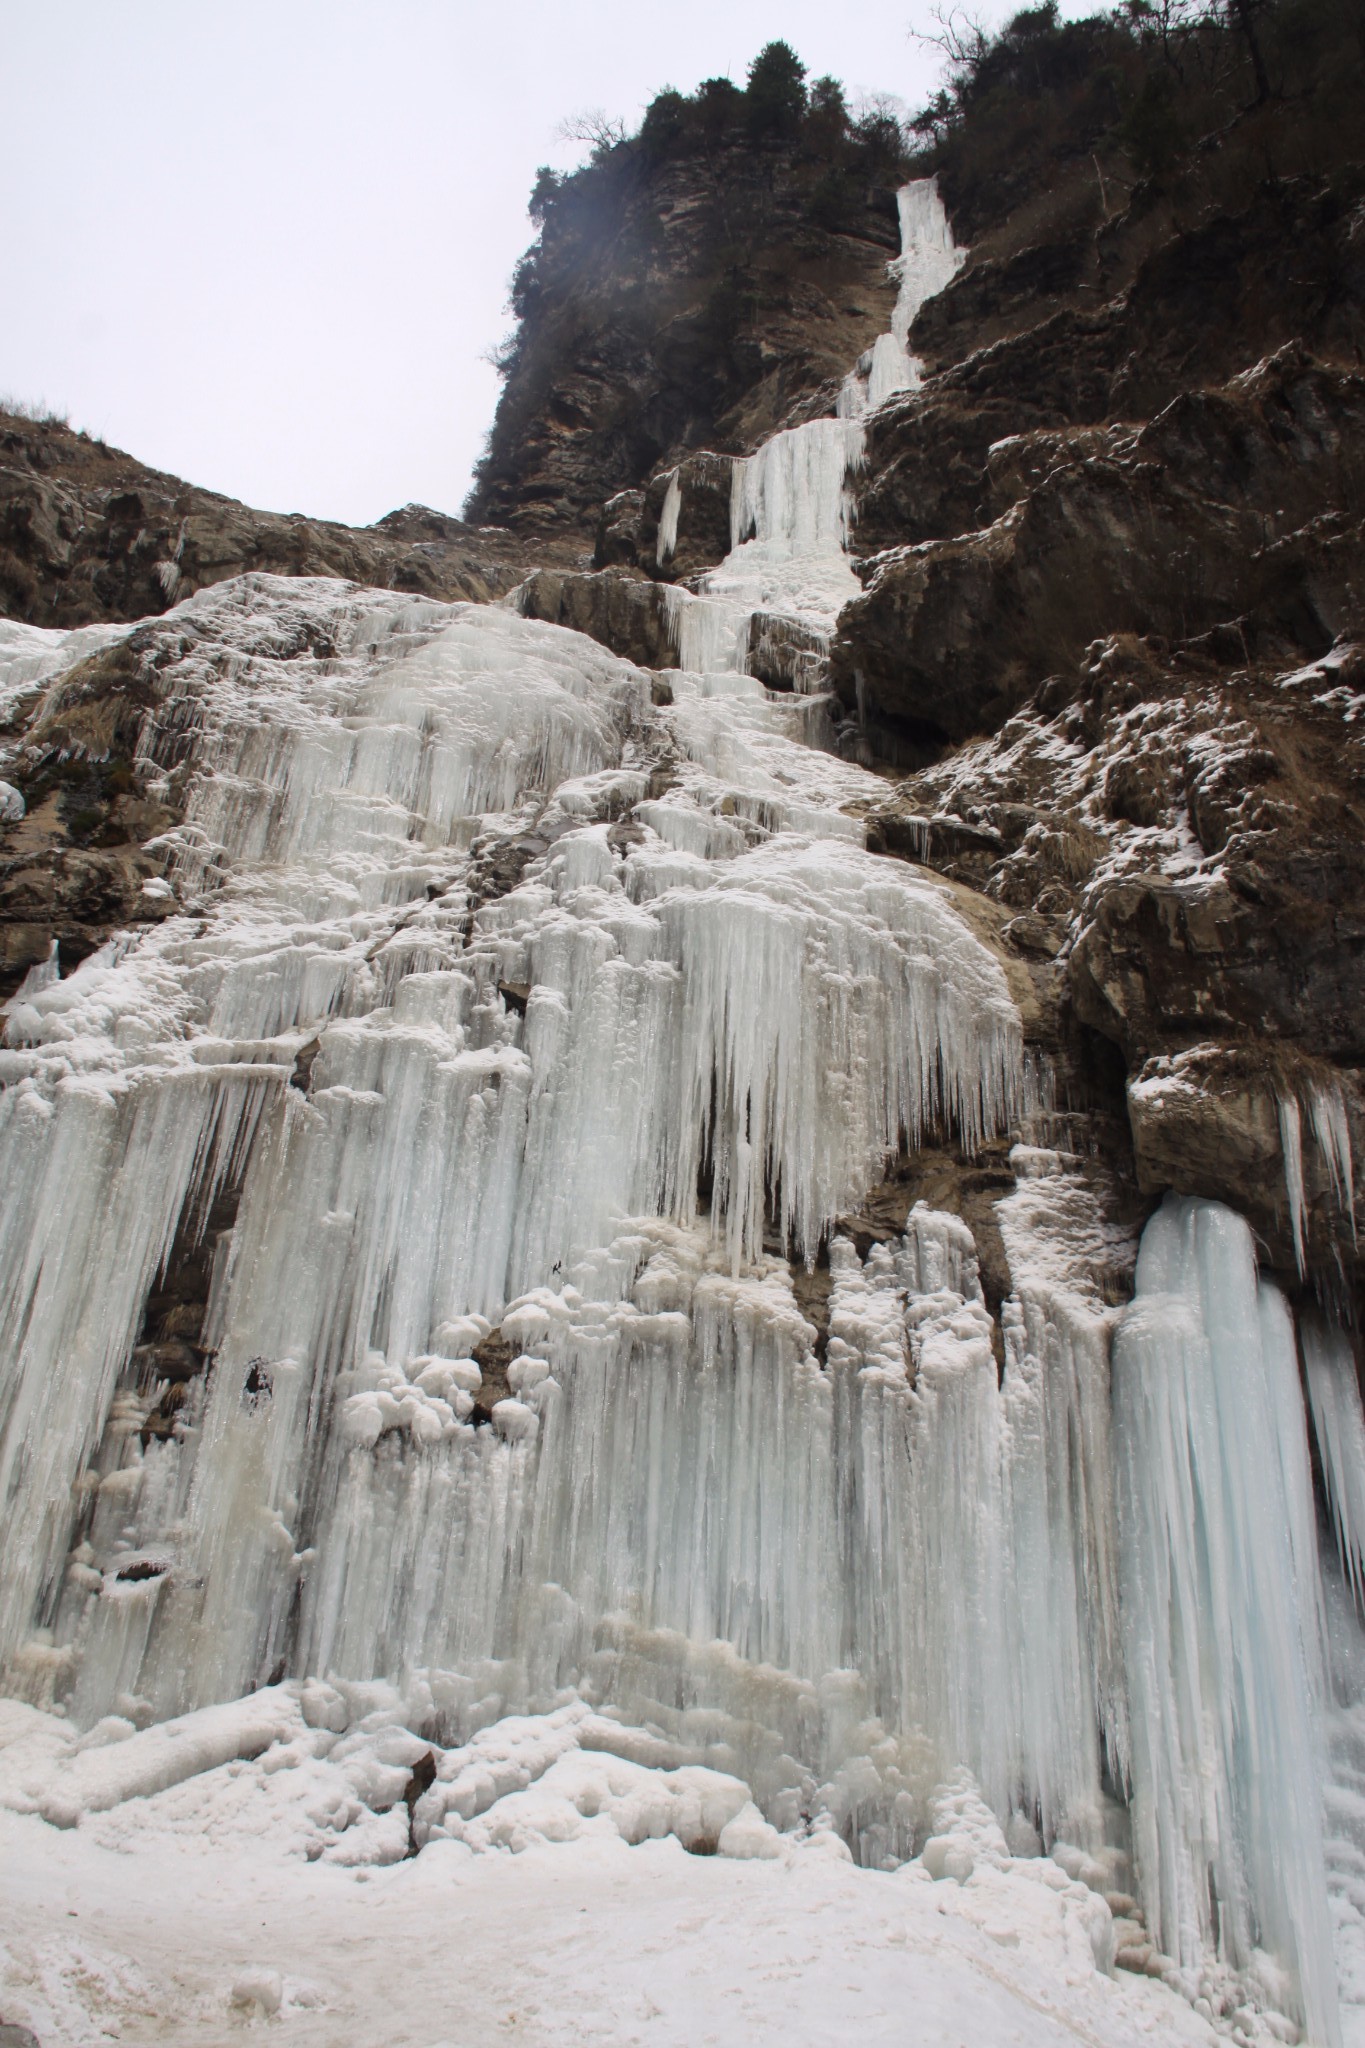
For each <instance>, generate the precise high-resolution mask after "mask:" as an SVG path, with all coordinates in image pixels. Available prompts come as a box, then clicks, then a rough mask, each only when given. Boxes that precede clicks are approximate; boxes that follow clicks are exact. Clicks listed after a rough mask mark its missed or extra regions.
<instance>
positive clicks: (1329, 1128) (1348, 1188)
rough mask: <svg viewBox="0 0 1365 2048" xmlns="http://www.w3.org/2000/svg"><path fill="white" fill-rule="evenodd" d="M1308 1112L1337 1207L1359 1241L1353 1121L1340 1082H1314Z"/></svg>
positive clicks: (1354, 1238) (1352, 1236)
mask: <svg viewBox="0 0 1365 2048" xmlns="http://www.w3.org/2000/svg"><path fill="white" fill-rule="evenodd" d="M1308 1114H1309V1119H1310V1121H1311V1123H1312V1126H1313V1136H1314V1138H1315V1139H1316V1140H1317V1146H1318V1150H1319V1151H1320V1152H1321V1154H1322V1156H1323V1158H1324V1160H1325V1161H1326V1163H1327V1174H1328V1178H1329V1179H1330V1181H1331V1183H1332V1193H1333V1194H1334V1195H1335V1197H1336V1200H1337V1206H1338V1208H1340V1209H1342V1210H1344V1211H1345V1213H1346V1215H1347V1216H1348V1217H1349V1218H1350V1221H1351V1242H1352V1244H1354V1243H1355V1242H1356V1211H1355V1169H1354V1166H1353V1165H1352V1161H1351V1123H1350V1118H1349V1117H1348V1116H1347V1113H1346V1100H1345V1097H1344V1096H1343V1094H1342V1092H1341V1084H1340V1082H1334V1083H1333V1084H1332V1086H1331V1087H1323V1086H1322V1085H1321V1084H1319V1083H1317V1082H1315V1083H1314V1084H1313V1086H1312V1088H1311V1089H1310V1091H1309V1097H1308Z"/></svg>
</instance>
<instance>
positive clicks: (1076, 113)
mask: <svg viewBox="0 0 1365 2048" xmlns="http://www.w3.org/2000/svg"><path fill="white" fill-rule="evenodd" d="M928 40H930V41H933V42H935V43H937V44H938V46H939V47H940V48H941V49H942V50H943V52H944V55H945V57H946V58H947V60H948V61H947V76H946V79H945V82H944V84H943V86H942V88H941V89H940V90H939V92H938V93H937V94H936V95H935V97H934V98H933V99H932V100H931V101H930V102H929V104H928V105H927V106H926V107H925V108H924V109H923V110H922V111H921V112H920V114H918V115H917V116H916V118H915V120H914V122H913V123H912V124H911V125H912V128H913V130H914V132H915V133H916V134H918V135H919V136H920V137H921V138H922V145H923V146H922V149H921V152H920V154H919V155H918V157H917V159H916V166H917V168H919V169H920V170H922V171H926V172H930V171H931V172H934V173H936V174H937V176H938V178H939V181H940V185H941V187H942V190H943V193H944V197H945V199H946V200H947V202H948V205H949V209H950V211H951V213H952V215H953V220H954V225H955V227H956V229H957V232H958V235H959V237H960V238H961V239H963V240H966V239H975V238H976V237H977V236H978V235H979V234H980V232H981V231H982V230H983V229H986V228H989V227H992V226H994V225H996V224H997V223H998V222H1000V221H1003V220H1004V219H1005V217H1006V216H1007V215H1008V214H1010V213H1011V212H1014V211H1015V210H1016V209H1017V208H1019V207H1021V206H1023V205H1025V204H1026V203H1027V202H1029V201H1030V200H1034V201H1042V200H1044V199H1045V198H1046V196H1047V195H1049V194H1052V193H1060V191H1061V189H1062V188H1063V186H1064V185H1065V182H1066V176H1067V169H1068V166H1070V165H1076V164H1081V165H1085V166H1086V167H1087V172H1089V170H1090V169H1091V167H1093V172H1094V187H1093V191H1094V198H1095V202H1096V204H1097V206H1098V208H1099V209H1100V210H1101V211H1102V212H1104V213H1108V212H1109V211H1111V199H1114V198H1118V199H1121V198H1122V195H1124V194H1126V193H1127V192H1129V191H1131V190H1133V188H1134V187H1136V186H1137V185H1139V184H1142V183H1144V182H1147V183H1150V182H1151V181H1158V182H1159V183H1161V184H1163V185H1164V186H1165V187H1166V188H1169V190H1170V191H1171V192H1172V193H1173V194H1176V195H1179V194H1184V196H1185V199H1186V201H1189V200H1195V201H1196V202H1197V201H1198V200H1199V199H1200V197H1201V195H1202V197H1203V198H1205V199H1209V200H1212V201H1214V202H1216V203H1218V204H1221V205H1224V206H1226V205H1228V204H1232V205H1234V206H1235V205H1236V204H1238V203H1239V195H1242V196H1243V198H1244V196H1245V194H1247V193H1249V192H1250V191H1251V190H1252V189H1253V188H1254V187H1255V186H1256V185H1257V184H1259V183H1261V182H1263V181H1264V180H1265V179H1266V178H1267V177H1270V178H1284V177H1292V176H1296V175H1300V174H1303V173H1311V174H1318V175H1321V174H1324V173H1328V172H1331V171H1332V170H1334V169H1335V168H1337V167H1338V166H1339V165H1340V164H1341V163H1343V162H1347V161H1352V160H1357V159H1359V158H1360V156H1361V153H1362V152H1361V148H1360V140H1359V134H1360V101H1361V93H1362V90H1365V27H1363V25H1362V17H1361V11H1360V5H1359V0H1126V4H1125V5H1124V6H1123V7H1120V8H1118V9H1116V10H1115V11H1114V12H1112V13H1109V14H1095V15H1092V16H1090V17H1088V18H1087V19H1084V20H1078V21H1063V20H1062V19H1061V17H1060V15H1059V12H1058V9H1057V5H1056V0H1043V4H1042V5H1040V6H1036V7H1030V8H1026V9H1024V11H1023V12H1022V13H1019V14H1016V15H1015V16H1014V17H1013V18H1012V19H1011V20H1009V21H1007V22H1006V24H1005V25H1004V27H1003V28H1002V29H1001V30H1000V32H999V33H998V35H995V36H990V35H987V34H986V32H985V31H984V30H983V29H982V28H981V27H980V26H979V25H978V24H977V23H975V22H974V21H973V20H972V19H970V18H969V17H967V16H964V15H961V14H956V13H950V14H944V15H941V16H940V27H939V30H938V31H937V32H936V33H935V34H934V35H933V36H932V37H930V38H928Z"/></svg>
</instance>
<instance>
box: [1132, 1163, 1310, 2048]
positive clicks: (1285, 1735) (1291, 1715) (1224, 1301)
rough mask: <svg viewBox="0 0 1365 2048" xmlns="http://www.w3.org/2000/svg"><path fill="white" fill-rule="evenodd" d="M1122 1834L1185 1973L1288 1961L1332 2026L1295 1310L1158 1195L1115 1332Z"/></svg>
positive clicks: (1294, 1989)
mask: <svg viewBox="0 0 1365 2048" xmlns="http://www.w3.org/2000/svg"><path fill="white" fill-rule="evenodd" d="M1114 1391H1115V1442H1116V1447H1117V1475H1118V1493H1119V1527H1120V1538H1121V1549H1120V1558H1121V1581H1122V1595H1123V1603H1124V1615H1125V1658H1126V1664H1127V1673H1128V1685H1129V1693H1130V1702H1131V1722H1132V1786H1133V1823H1134V1836H1135V1846H1136V1851H1137V1858H1138V1865H1139V1870H1140V1874H1141V1881H1142V1889H1143V1898H1144V1902H1145V1904H1146V1907H1147V1912H1148V1919H1149V1922H1150V1924H1151V1925H1152V1926H1153V1928H1154V1929H1155V1930H1157V1931H1158V1932H1159V1935H1160V1939H1161V1942H1162V1945H1163V1946H1164V1947H1165V1948H1166V1949H1167V1950H1168V1951H1169V1952H1170V1953H1171V1954H1172V1955H1174V1956H1176V1957H1177V1958H1178V1959H1179V1960H1180V1962H1181V1963H1182V1964H1184V1965H1185V1966H1186V1967H1188V1968H1190V1969H1191V1970H1194V1971H1197V1970H1198V1968H1199V1966H1200V1964H1201V1962H1202V1961H1203V1959H1204V1958H1205V1957H1206V1956H1207V1955H1209V1954H1212V1953H1219V1954H1221V1955H1222V1956H1223V1957H1224V1958H1226V1960H1228V1961H1229V1962H1230V1963H1232V1964H1233V1965H1234V1967H1237V1968H1240V1969H1254V1968H1255V1967H1256V1965H1257V1960H1258V1951H1261V1950H1268V1951H1269V1952H1270V1953H1271V1954H1272V1955H1273V1956H1275V1957H1276V1958H1277V1960H1278V1962H1279V1964H1280V1965H1281V1966H1282V1967H1283V1968H1285V1969H1287V1970H1288V1971H1289V1973H1290V1976H1291V1980H1292V1981H1291V1984H1290V1985H1289V1987H1288V1991H1287V2000H1288V2004H1289V2006H1290V2008H1291V2009H1292V2010H1293V2011H1294V2012H1295V2014H1296V2016H1297V2017H1299V2018H1300V2019H1301V2020H1302V2021H1303V2023H1304V2024H1305V2026H1306V2028H1307V2030H1308V2034H1309V2038H1310V2039H1311V2040H1313V2041H1315V2042H1321V2043H1324V2044H1330V2043H1332V2042H1335V2041H1336V2040H1337V2039H1338V2038H1339V2032H1340V2029H1339V2021H1338V2016H1337V2000H1336V1980H1335V1968H1334V1963H1333V1956H1332V1942H1331V1923H1330V1920H1329V1917H1328V1908H1327V1893H1326V1884H1325V1876H1324V1864H1323V1835H1322V1789H1321V1757H1320V1754H1319V1734H1318V1729H1317V1727H1316V1725H1315V1702H1316V1701H1317V1699H1318V1698H1319V1697H1320V1693H1321V1685H1322V1673H1321V1666H1320V1635H1319V1627H1318V1620H1317V1597H1318V1596H1317V1575H1316V1560H1315V1552H1314V1549H1313V1507H1312V1496H1311V1482H1310V1478H1309V1468H1308V1454H1307V1447H1306V1441H1305V1434H1304V1424H1303V1411H1302V1405H1301V1403H1300V1400H1299V1394H1298V1374H1297V1362H1296V1357H1295V1350H1294V1340H1293V1324H1292V1320H1291V1318H1290V1316H1289V1314H1288V1311H1287V1309H1286V1307H1285V1304H1284V1301H1283V1297H1282V1296H1281V1295H1280V1294H1279V1292H1278V1290H1277V1289H1276V1288H1275V1287H1274V1286H1273V1285H1272V1284H1271V1283H1269V1282H1260V1281H1258V1279H1257V1274H1256V1262H1255V1254H1254V1251H1253V1248H1252V1242H1251V1234H1250V1232H1249V1230H1248V1229H1247V1227H1246V1225H1245V1224H1244V1223H1243V1222H1242V1221H1241V1219H1240V1218H1239V1217H1237V1216H1235V1215H1233V1214H1232V1212H1231V1211H1229V1210H1226V1209H1223V1208H1220V1207H1218V1206H1217V1205H1215V1204H1210V1203H1204V1202H1195V1201H1180V1200H1177V1199H1176V1198H1175V1197H1171V1196H1168V1197H1167V1200H1166V1202H1165V1204H1164V1206H1163V1207H1162V1209H1161V1210H1160V1211H1159V1213H1158V1214H1157V1215H1156V1216H1155V1217H1154V1218H1153V1220H1152V1222H1151V1223H1150V1224H1149V1225H1148V1226H1147V1230H1146V1232H1145V1233H1144V1237H1143V1243H1142V1250H1141V1254H1140V1256H1139V1260H1138V1272H1137V1297H1136V1300H1135V1302H1134V1304H1133V1306H1132V1307H1131V1308H1130V1309H1129V1310H1128V1311H1127V1312H1126V1313H1125V1315H1124V1317H1123V1320H1122V1322H1121V1323H1120V1326H1119V1330H1118V1333H1117V1337H1116V1340H1115V1346H1114Z"/></svg>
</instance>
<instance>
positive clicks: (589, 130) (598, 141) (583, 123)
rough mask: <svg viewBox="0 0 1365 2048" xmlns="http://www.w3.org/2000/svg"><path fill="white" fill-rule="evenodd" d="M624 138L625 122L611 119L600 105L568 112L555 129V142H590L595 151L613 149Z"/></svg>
mask: <svg viewBox="0 0 1365 2048" xmlns="http://www.w3.org/2000/svg"><path fill="white" fill-rule="evenodd" d="M625 139H626V124H625V122H624V121H617V120H614V119H612V118H611V116H610V115H608V114H607V113H606V112H605V111H604V110H603V108H601V107H585V108H584V109H583V111H582V113H581V114H570V115H569V116H568V118H567V119H566V120H563V121H561V122H560V124H559V126H558V127H557V128H556V129H555V141H556V142H590V143H591V144H592V146H593V149H594V150H595V151H596V150H602V151H605V150H608V149H615V147H616V145H617V143H618V142H624V141H625Z"/></svg>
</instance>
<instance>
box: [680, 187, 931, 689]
mask: <svg viewBox="0 0 1365 2048" xmlns="http://www.w3.org/2000/svg"><path fill="white" fill-rule="evenodd" d="M898 204H899V211H900V226H901V254H900V256H899V258H898V259H897V261H896V263H895V265H894V266H893V268H895V269H896V271H897V273H898V276H899V280H900V285H899V291H898V294H897V300H896V307H895V311H894V313H893V316H892V328H893V331H892V333H890V334H884V335H881V336H880V337H879V338H878V340H877V342H876V344H875V346H874V347H873V349H872V350H871V351H870V352H869V355H868V356H867V358H865V361H864V363H863V364H860V365H859V367H858V369H857V370H855V371H853V372H852V373H851V374H850V376H849V378H848V379H847V380H846V382H845V385H844V388H843V390H842V392H841V393H840V397H839V403H838V413H837V417H835V418H834V419H822V420H809V421H807V422H806V423H805V424H804V425H802V426H799V427H791V428H788V429H787V430H786V431H785V432H783V433H780V434H775V435H774V436H773V437H772V439H771V440H769V441H766V442H765V443H764V444H763V446H762V447H761V448H760V449H759V450H758V451H757V453H755V454H753V455H750V456H747V457H744V458H741V459H739V460H737V461H736V463H735V467H734V481H733V489H732V495H731V506H730V553H729V554H728V555H727V556H726V558H725V560H724V561H723V562H722V563H721V564H720V566H719V567H718V568H716V569H713V570H711V571H709V572H708V574H707V575H706V576H705V577H703V578H702V580H701V584H700V588H699V590H698V591H697V592H696V593H695V594H694V593H692V592H690V591H685V590H681V589H671V590H670V591H669V594H668V598H667V603H668V616H669V627H670V631H671V632H672V634H673V639H674V645H675V646H676V648H677V650H678V658H679V662H680V664H681V666H682V667H683V668H684V669H689V670H692V671H694V672H696V673H699V674H706V673H708V672H710V671H713V670H720V669H728V668H734V669H737V670H739V671H740V672H744V671H745V670H746V669H747V667H748V641H749V631H750V622H751V621H752V619H753V617H754V615H755V613H757V612H761V611H762V612H773V613H776V614H779V615H780V616H782V617H784V618H789V619H793V620H797V621H799V622H800V624H801V625H802V626H803V627H805V628H806V629H807V631H808V632H810V633H813V634H814V635H816V636H817V638H818V640H819V641H820V643H821V644H822V645H824V646H825V647H827V645H828V638H829V635H830V634H831V633H832V632H833V629H834V624H835V621H836V620H837V618H838V616H839V613H840V611H841V610H842V609H843V607H844V606H845V605H846V604H847V603H848V602H849V600H850V599H851V598H854V597H857V596H858V594H859V592H860V590H861V587H862V586H861V585H860V584H859V582H858V579H857V577H856V576H855V575H854V573H853V568H852V565H851V564H850V562H849V559H848V544H849V535H850V530H851V525H852V518H853V497H852V492H851V489H850V483H849V480H850V478H851V477H852V476H853V475H854V474H856V472H857V471H858V469H860V468H861V466H862V461H863V446H864V430H863V425H862V415H863V414H864V413H865V412H867V411H868V410H869V409H870V408H871V407H874V406H876V405H880V404H881V403H882V402H883V401H884V400H885V399H886V398H887V397H889V396H890V395H891V394H892V392H894V391H898V390H902V389H904V388H906V387H907V386H911V385H913V384H914V383H916V382H917V381H918V377H919V368H918V365H917V364H916V363H915V362H914V360H913V359H912V358H911V357H910V355H909V354H908V352H907V347H906V336H907V335H908V333H909V330H910V324H911V322H912V321H913V319H914V317H915V314H916V313H917V312H918V311H919V308H920V306H921V305H922V304H923V303H924V301H925V299H927V298H929V297H931V296H932V295H933V294H934V293H935V292H937V291H941V290H942V289H943V287H944V285H945V284H947V283H948V282H949V280H950V279H951V278H952V277H953V276H954V275H955V274H956V271H957V269H958V267H959V265H960V264H961V263H962V262H963V261H965V251H963V250H960V249H957V248H956V247H955V246H954V243H953V238H952V230H951V229H950V227H949V225H948V218H947V215H946V213H945V212H944V210H943V203H942V201H941V200H940V198H939V196H938V188H937V185H936V184H935V182H934V180H933V179H931V178H930V179H919V180H917V181H915V182H914V183H912V184H909V185H906V186H904V187H903V188H902V189H901V191H900V193H899V195H898ZM681 502H682V501H681V491H680V486H679V481H678V477H677V474H676V472H675V473H674V475H673V476H672V477H671V478H670V480H669V485H668V492H667V495H666V497H665V501H664V510H663V516H662V518H661V521H660V527H659V543H658V546H659V560H660V561H664V560H666V558H667V556H668V555H669V554H670V553H671V552H672V549H673V547H674V545H675V543H676V540H677V527H678V515H679V510H680V507H681Z"/></svg>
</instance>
